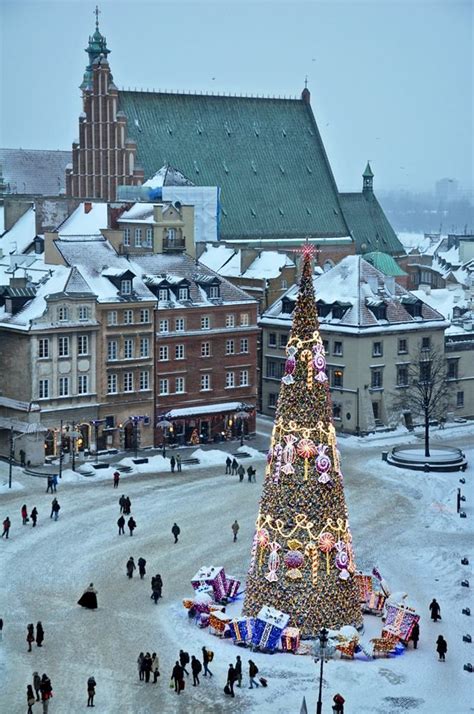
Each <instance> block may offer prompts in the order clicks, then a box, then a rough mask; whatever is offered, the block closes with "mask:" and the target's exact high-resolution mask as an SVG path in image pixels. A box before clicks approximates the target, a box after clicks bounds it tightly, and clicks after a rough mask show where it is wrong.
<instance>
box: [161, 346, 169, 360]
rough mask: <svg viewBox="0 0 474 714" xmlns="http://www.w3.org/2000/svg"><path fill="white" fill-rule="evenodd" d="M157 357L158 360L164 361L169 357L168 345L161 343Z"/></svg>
mask: <svg viewBox="0 0 474 714" xmlns="http://www.w3.org/2000/svg"><path fill="white" fill-rule="evenodd" d="M158 359H159V361H160V362H166V360H168V359H169V349H168V345H161V347H160V349H159V351H158Z"/></svg>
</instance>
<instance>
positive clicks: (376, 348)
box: [372, 342, 383, 357]
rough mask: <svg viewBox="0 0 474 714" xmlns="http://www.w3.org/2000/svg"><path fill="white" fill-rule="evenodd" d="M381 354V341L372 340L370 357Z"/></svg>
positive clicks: (380, 355)
mask: <svg viewBox="0 0 474 714" xmlns="http://www.w3.org/2000/svg"><path fill="white" fill-rule="evenodd" d="M382 356H383V343H382V342H374V343H373V344H372V357H382Z"/></svg>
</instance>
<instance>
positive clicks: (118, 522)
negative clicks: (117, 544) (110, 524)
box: [117, 516, 125, 535]
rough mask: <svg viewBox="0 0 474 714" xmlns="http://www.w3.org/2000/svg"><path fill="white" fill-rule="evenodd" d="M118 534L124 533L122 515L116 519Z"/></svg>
mask: <svg viewBox="0 0 474 714" xmlns="http://www.w3.org/2000/svg"><path fill="white" fill-rule="evenodd" d="M117 525H118V529H119V532H118V534H119V535H125V518H124V517H123V516H120V518H119V519H118V521H117Z"/></svg>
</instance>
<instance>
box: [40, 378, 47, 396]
mask: <svg viewBox="0 0 474 714" xmlns="http://www.w3.org/2000/svg"><path fill="white" fill-rule="evenodd" d="M38 396H39V399H49V379H40V380H39V389H38Z"/></svg>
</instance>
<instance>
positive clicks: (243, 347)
mask: <svg viewBox="0 0 474 714" xmlns="http://www.w3.org/2000/svg"><path fill="white" fill-rule="evenodd" d="M240 351H241V353H242V354H247V353H248V351H249V341H248V339H247V338H246V337H243V338H242V339H241V340H240Z"/></svg>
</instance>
